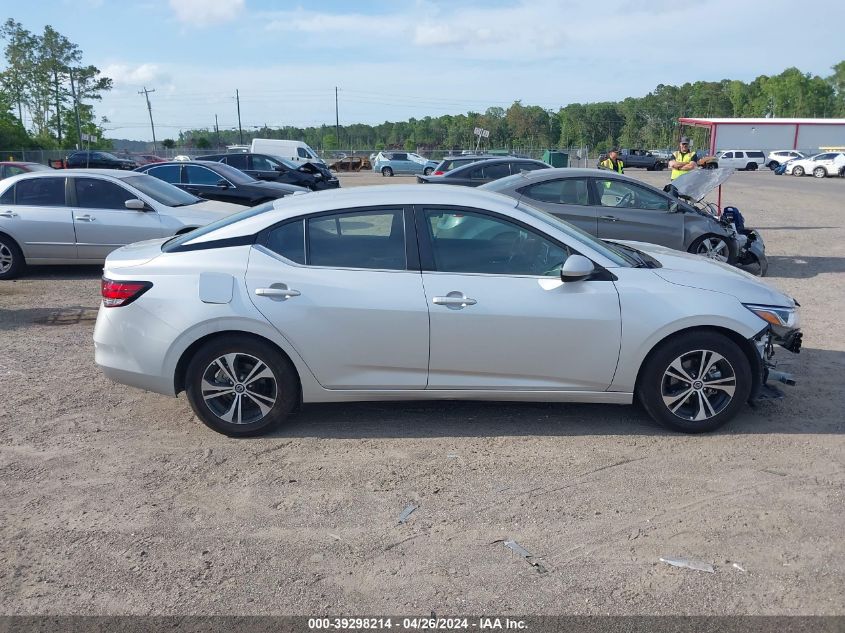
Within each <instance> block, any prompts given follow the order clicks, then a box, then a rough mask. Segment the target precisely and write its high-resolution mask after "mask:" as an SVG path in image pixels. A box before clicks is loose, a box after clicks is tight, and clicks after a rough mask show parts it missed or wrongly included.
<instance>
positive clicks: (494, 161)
mask: <svg viewBox="0 0 845 633" xmlns="http://www.w3.org/2000/svg"><path fill="white" fill-rule="evenodd" d="M501 163H536V164H538V165H545V164H546V163H544V162H543V161H541V160H537V159H536V158H519V157H518V156H498V157H495V158H485V159H484V160H476V161H473V162H472V163H468V164H467V165H461V166H460V167H455V168H454V169H453V170H452V171H450V172H449V173H448V174H445V175H444V176H443V177H444V178H445V177H446V176H448V175H449V174H452V175H454V174H456V173H461V172H462V171H464V170H467V171H469V170H470V169H478V168H479V167H483V166H484V165H499V164H501ZM537 171H542V170H537Z"/></svg>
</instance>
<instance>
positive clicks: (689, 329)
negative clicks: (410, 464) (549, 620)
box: [94, 185, 800, 435]
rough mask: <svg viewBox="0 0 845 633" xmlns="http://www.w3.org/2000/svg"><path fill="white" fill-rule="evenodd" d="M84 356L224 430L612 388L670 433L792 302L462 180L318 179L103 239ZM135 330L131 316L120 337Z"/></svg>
mask: <svg viewBox="0 0 845 633" xmlns="http://www.w3.org/2000/svg"><path fill="white" fill-rule="evenodd" d="M102 295H103V304H102V307H101V308H100V312H99V315H98V317H97V325H96V327H95V329H94V344H95V350H96V353H95V359H96V362H97V364H98V365H99V366H100V367H101V368H102V369H103V371H104V372H105V373H106V374H107V375H108V376H110V377H111V378H113V379H114V380H116V381H118V382H122V383H125V384H128V385H133V386H136V387H140V388H143V389H147V390H151V391H156V392H159V393H162V394H168V395H176V394H177V393H179V392H180V391H186V392H187V395H188V399H189V401H190V403H191V405H192V407H193V409H194V411H195V412H196V414H197V415H198V416H199V418H200V419H201V420H202V421H203V422H205V423H206V424H207V425H208V426H210V427H211V428H213V429H215V430H217V431H220V432H222V433H226V434H229V435H249V434H255V433H260V432H265V431H267V430H269V429H271V428H273V427H274V426H276V425H277V424H279V423H280V422H282V420H284V419H285V417H286V416H287V414H288V413H290V412H291V411H292V410H293V409H294V408H295V407H297V406H298V404H299V403H300V402H305V403H308V402H342V401H356V400H358V401H360V400H402V399H404V400H425V399H483V400H522V401H556V402H604V403H617V404H628V403H630V402H631V401H632V400H633V399H634V398H635V397H636V398H638V399H639V400H640V401H641V402H642V403H643V404H644V406H645V408H646V409H647V410H648V411H649V413H651V415H652V416H654V417H655V418H656V419H657V420H660V421H661V422H664V423H666V424H668V425H670V426H672V427H674V428H678V429H681V430H684V431H691V432H700V431H706V430H710V429H714V428H716V427H717V426H719V425H721V424H723V423H724V422H726V421H727V420H729V419H730V418H731V417H732V416H733V415H735V414H736V413H737V412H738V411H739V410H740V407H742V406H743V404H744V403H745V402H746V401H747V400H749V399H753V398H754V397H755V396H756V395H757V394H758V393H759V392H760V390H761V388H762V386H763V384H764V383H765V381H766V378H767V376H768V369H767V367H768V366H769V360H770V355H771V354H772V353H773V347H772V345H771V343H773V342H782V343H783V344H784V345H786V346H789V347H790V348H791V349H792V351H795V350H797V345H798V343H799V341H800V336H799V334H800V333H799V331H798V329H797V326H798V314H797V307H796V304H795V302H794V301H793V300H792V299H791V298H790V297H788V296H786V295H784V294H782V293H781V292H778V291H777V290H775V289H773V288H771V287H769V286H767V285H765V284H764V283H762V282H759V281H757V280H755V279H754V278H753V277H750V276H749V275H747V274H745V273H743V272H742V271H738V270H736V269H734V268H731V267H729V266H726V265H724V264H720V263H718V262H714V261H711V260H708V259H705V258H703V257H696V256H692V255H687V254H685V253H679V252H677V251H673V250H670V249H666V248H662V247H658V246H652V245H643V244H620V243H614V244H607V243H604V242H601V241H599V240H596V239H595V238H593V237H591V236H589V235H587V234H585V233H582V232H581V231H579V230H578V229H576V228H574V227H572V226H571V225H569V224H567V223H565V222H561V221H560V220H557V219H556V218H554V217H553V216H551V215H549V214H547V213H543V212H541V211H538V210H536V209H534V208H532V207H530V206H528V205H524V204H522V203H519V204H517V203H516V202H515V201H514V200H513V199H511V198H507V197H505V196H500V195H497V194H492V193H489V192H485V191H479V190H478V189H471V188H467V187H444V186H437V185H409V186H403V185H399V186H392V187H355V188H352V189H341V190H333V191H321V192H316V193H309V194H307V195H302V196H289V197H288V198H284V199H282V200H277V201H274V202H272V203H267V204H265V205H263V206H260V207H255V208H253V209H250V210H248V211H244V212H243V213H241V214H238V215H236V216H233V217H231V218H227V219H225V220H222V221H220V222H216V223H214V224H211V225H209V226H207V227H204V228H202V229H198V230H197V231H194V232H193V233H189V234H188V235H182V236H178V237H175V238H172V239H170V240H168V241H164V240H150V241H147V242H143V243H140V244H132V245H130V246H126V247H124V248H122V249H119V250H117V251H115V252H114V253H112V254H111V255H109V257H108V259H107V260H106V265H105V268H104V278H103V284H102ZM137 334H141V336H138V335H137Z"/></svg>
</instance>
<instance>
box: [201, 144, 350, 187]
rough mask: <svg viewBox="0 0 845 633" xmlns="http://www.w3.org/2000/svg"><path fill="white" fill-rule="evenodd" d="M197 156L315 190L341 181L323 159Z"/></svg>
mask: <svg viewBox="0 0 845 633" xmlns="http://www.w3.org/2000/svg"><path fill="white" fill-rule="evenodd" d="M197 160H210V161H217V162H220V163H225V164H226V165H229V166H230V167H234V168H235V169H239V170H240V171H242V172H244V173H245V174H246V175H247V176H251V177H252V178H255V179H256V180H266V181H269V182H283V183H285V184H288V185H296V186H298V187H307V188H308V189H311V190H312V191H317V190H319V189H336V188H337V187H339V186H340V181H339V180H338V179H337V178H336V177H335V176H334V175H333V174H332V172H331V171H329V168H328V167H326V165H325V164H324V163H302V164H298V163H291V162H290V161H288V160H285V159H284V158H280V157H278V156H269V155H267V154H253V153H251V152H250V153H245V152H239V153H234V154H209V155H208V156H198V157H197Z"/></svg>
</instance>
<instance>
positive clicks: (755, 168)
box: [745, 163, 757, 171]
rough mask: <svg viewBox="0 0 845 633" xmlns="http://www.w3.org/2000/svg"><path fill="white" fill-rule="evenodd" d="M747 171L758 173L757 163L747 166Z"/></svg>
mask: <svg viewBox="0 0 845 633" xmlns="http://www.w3.org/2000/svg"><path fill="white" fill-rule="evenodd" d="M745 170H746V171H757V163H748V164H747V165H746V166H745Z"/></svg>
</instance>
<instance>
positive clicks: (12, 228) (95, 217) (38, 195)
mask: <svg viewBox="0 0 845 633" xmlns="http://www.w3.org/2000/svg"><path fill="white" fill-rule="evenodd" d="M243 209H244V207H243V206H241V205H239V204H228V203H225V202H215V201H209V200H202V199H201V198H197V197H196V196H194V195H191V194H189V193H187V192H185V191H182V190H181V189H179V188H178V187H174V186H173V185H170V184H168V183H166V182H162V181H161V180H159V179H158V178H153V177H152V176H147V175H146V174H139V173H137V172H133V171H123V170H112V169H63V170H53V169H50V170H47V171H38V172H31V173H27V174H21V175H19V176H13V177H11V178H7V179H6V180H3V181H2V182H0V280H3V279H12V278H14V277H17V276H18V275H19V274H20V273H21V271H22V270H23V268H24V266H25V265H27V264H29V265H33V264H99V263H101V262H103V260H105V258H106V255H108V254H109V253H110V252H111V251H113V250H114V249H116V248H119V247H121V246H124V245H126V244H131V243H132V242H138V241H140V240H147V239H150V238H154V237H165V236H171V235H176V234H178V233H185V232H188V231H192V230H193V229H195V228H198V227H200V226H204V225H206V224H208V223H209V222H214V221H215V220H219V219H221V218H223V217H226V216H228V215H231V214H232V213H235V212H237V211H241V210H243Z"/></svg>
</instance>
